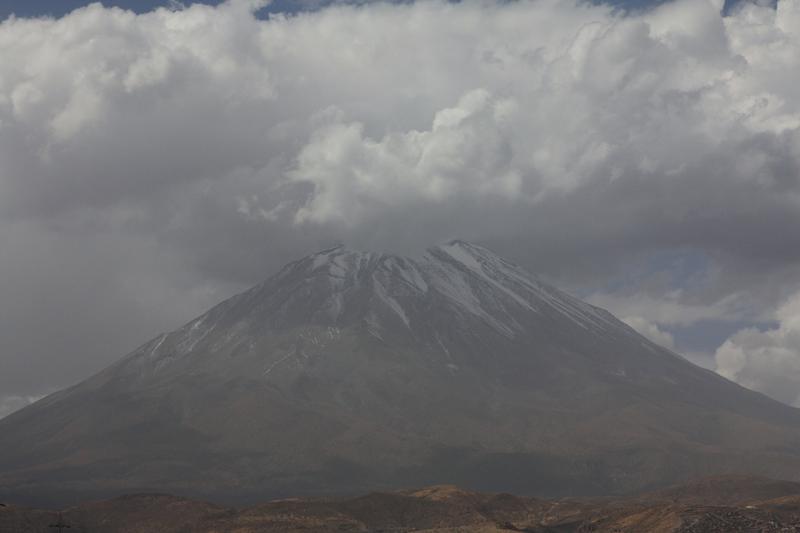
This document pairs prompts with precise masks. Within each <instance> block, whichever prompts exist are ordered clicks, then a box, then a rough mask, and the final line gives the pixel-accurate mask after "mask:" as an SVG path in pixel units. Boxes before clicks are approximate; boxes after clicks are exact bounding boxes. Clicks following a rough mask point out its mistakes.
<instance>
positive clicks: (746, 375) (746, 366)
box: [715, 292, 800, 407]
mask: <svg viewBox="0 0 800 533" xmlns="http://www.w3.org/2000/svg"><path fill="white" fill-rule="evenodd" d="M776 319H777V320H778V323H779V326H778V327H777V328H774V329H769V330H766V331H761V330H758V329H755V328H746V329H743V330H741V331H739V332H738V333H736V334H735V335H733V336H732V337H731V338H730V339H728V340H727V341H725V343H724V344H723V345H722V346H720V347H719V349H717V352H716V355H715V359H716V364H717V372H719V373H720V374H722V375H723V376H725V377H726V378H728V379H731V380H733V381H736V382H738V383H740V384H742V385H744V386H745V387H749V388H751V389H754V390H757V391H760V392H763V393H765V394H768V395H770V396H772V397H773V398H775V399H777V400H780V401H782V402H785V403H788V404H792V405H795V406H797V407H800V292H798V293H796V294H795V295H794V296H792V297H791V298H789V299H788V300H787V301H786V302H785V303H784V304H783V305H782V306H781V307H780V308H779V309H778V311H777V313H776Z"/></svg>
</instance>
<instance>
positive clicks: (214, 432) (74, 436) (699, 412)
mask: <svg viewBox="0 0 800 533" xmlns="http://www.w3.org/2000/svg"><path fill="white" fill-rule="evenodd" d="M732 473H735V474H758V475H765V476H770V477H777V478H788V479H795V480H797V479H800V410H797V409H795V408H792V407H789V406H786V405H783V404H781V403H778V402H776V401H774V400H771V399H769V398H767V397H766V396H763V395H761V394H758V393H755V392H752V391H750V390H747V389H745V388H742V387H740V386H739V385H736V384H734V383H732V382H730V381H727V380H725V379H724V378H722V377H720V376H719V375H717V374H715V373H714V372H711V371H709V370H706V369H703V368H700V367H698V366H696V365H694V364H692V363H690V362H689V361H687V360H686V359H684V358H682V357H681V356H679V355H677V354H675V353H673V352H671V351H669V350H667V349H665V348H663V347H661V346H658V345H656V344H654V343H653V342H651V341H649V340H647V339H646V338H644V337H643V336H641V335H639V334H638V333H637V332H636V331H634V330H633V329H631V328H630V327H629V326H627V325H626V324H624V323H623V322H621V321H620V320H618V319H616V318H615V317H614V316H613V315H612V314H610V313H609V312H607V311H605V310H603V309H600V308H597V307H594V306H592V305H589V304H587V303H584V302H582V301H580V300H579V299H577V298H575V297H572V296H570V295H568V294H566V293H564V292H562V291H560V290H558V289H556V288H555V287H553V286H551V285H548V284H547V283H545V282H543V281H541V280H540V279H539V278H537V277H536V276H534V275H532V274H530V273H528V272H526V271H525V270H524V269H522V268H520V267H519V266H516V265H514V264H513V263H511V262H509V261H506V260H504V259H502V258H500V257H498V256H497V255H495V254H493V253H492V252H490V251H488V250H486V249H485V248H482V247H480V246H477V245H474V244H470V243H466V242H462V241H453V242H450V243H447V244H445V245H441V246H437V247H435V248H431V249H429V250H428V251H427V252H426V253H425V254H424V255H422V256H421V257H417V258H407V257H400V256H396V255H391V254H383V253H370V252H359V251H353V250H349V249H347V248H344V247H339V248H334V249H329V250H325V251H322V252H319V253H316V254H313V255H310V256H308V257H305V258H303V259H300V260H298V261H295V262H292V263H290V264H288V265H286V266H285V267H284V268H282V269H281V270H280V271H279V272H278V273H277V274H275V275H274V276H272V277H271V278H269V279H268V280H266V281H265V282H263V283H261V284H260V285H257V286H255V287H253V288H252V289H250V290H248V291H246V292H243V293H241V294H238V295H236V296H233V297H232V298H230V299H228V300H226V301H224V302H222V303H220V304H219V305H217V306H216V307H214V308H212V309H211V310H209V311H208V312H207V313H205V314H204V315H202V316H200V317H199V318H197V319H195V320H192V321H191V322H189V323H188V324H186V325H185V326H183V327H181V328H180V329H177V330H175V331H173V332H170V333H165V334H163V335H160V336H158V337H156V338H155V339H152V340H151V341H149V342H147V343H146V344H144V345H142V346H141V347H139V348H138V349H136V350H135V351H134V352H133V353H131V354H129V355H127V356H126V357H124V358H122V359H121V360H120V361H118V362H117V363H116V364H114V365H112V366H111V367H109V368H107V369H105V370H103V371H102V372H100V373H99V374H97V375H95V376H93V377H91V378H89V379H87V380H86V381H84V382H82V383H80V384H78V385H76V386H74V387H71V388H69V389H66V390H63V391H61V392H58V393H55V394H53V395H50V396H48V397H46V398H44V399H42V400H40V401H39V402H37V403H35V404H33V405H31V406H29V407H27V408H25V409H23V410H21V411H18V412H16V413H14V414H12V415H10V416H8V417H6V418H4V419H2V420H0V496H3V497H6V498H7V499H13V500H18V501H27V502H35V503H42V501H43V500H46V502H45V503H54V502H55V503H63V502H65V501H70V500H74V501H77V500H80V499H85V498H86V497H88V496H108V495H112V494H115V493H125V492H141V491H152V490H156V491H159V492H172V493H177V494H183V495H193V496H203V497H209V498H216V499H218V500H224V501H255V500H264V499H265V498H268V497H284V496H290V495H292V496H294V495H325V494H347V493H356V492H362V491H366V490H375V489H380V490H384V489H397V488H402V487H414V486H425V485H432V484H441V483H451V484H457V485H460V486H463V487H468V488H471V489H476V490H485V491H509V492H516V493H520V494H531V495H540V496H557V495H563V494H570V495H598V494H613V493H625V492H633V491H638V490H643V489H647V488H655V487H658V486H661V485H667V484H672V483H677V482H680V481H683V480H686V479H689V478H695V477H701V476H707V475H717V474H732Z"/></svg>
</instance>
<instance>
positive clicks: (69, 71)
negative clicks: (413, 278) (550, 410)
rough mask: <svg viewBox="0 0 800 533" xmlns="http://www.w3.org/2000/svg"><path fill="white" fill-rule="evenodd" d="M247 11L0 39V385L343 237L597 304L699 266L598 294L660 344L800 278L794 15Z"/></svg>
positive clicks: (409, 8) (62, 365)
mask: <svg viewBox="0 0 800 533" xmlns="http://www.w3.org/2000/svg"><path fill="white" fill-rule="evenodd" d="M262 5H263V2H254V1H243V0H239V1H229V2H226V3H223V4H221V5H219V6H216V7H211V6H203V5H191V6H188V7H185V8H182V9H176V7H177V4H171V8H169V9H168V8H162V9H159V10H156V11H153V12H151V13H145V14H140V15H137V14H134V13H133V12H129V11H124V10H121V9H116V8H103V7H102V6H101V5H100V4H93V5H91V6H88V7H86V8H83V9H80V10H78V11H75V12H73V13H71V14H70V15H68V16H65V17H62V18H59V19H48V18H43V19H19V18H17V19H9V20H6V21H4V22H3V23H2V24H0V47H2V49H3V50H4V51H5V54H4V60H3V62H2V63H0V249H2V250H3V261H2V262H0V302H4V303H3V304H2V306H1V307H0V313H2V320H0V350H2V353H3V354H4V357H6V356H5V354H10V355H9V356H8V358H9V359H10V360H9V361H8V362H6V361H4V365H3V366H4V372H3V375H2V376H0V389H2V390H4V391H8V392H9V393H13V394H24V393H27V392H28V391H30V390H34V388H35V387H38V388H39V389H40V388H41V387H42V386H50V385H52V386H60V385H63V384H66V382H70V381H75V380H77V379H80V378H81V377H83V376H85V375H86V374H87V373H89V372H90V371H91V370H94V369H97V368H99V367H100V366H102V365H103V364H105V363H107V362H109V361H111V360H113V359H114V358H116V357H118V356H119V355H121V354H122V353H124V352H125V351H126V350H129V349H131V348H133V347H134V346H135V345H136V344H138V343H139V342H142V341H144V340H145V339H146V338H148V337H149V336H152V335H155V334H156V333H158V332H159V331H161V330H164V329H169V328H171V327H174V326H177V325H178V324H180V323H181V322H183V321H184V320H186V319H188V318H189V317H190V316H191V315H192V314H195V313H199V312H201V311H202V310H203V309H204V308H205V307H207V306H208V305H210V304H211V303H213V302H214V301H216V300H218V299H220V298H222V297H223V296H224V295H226V294H229V293H231V292H232V291H235V290H237V289H239V288H243V287H245V286H247V285H249V284H252V283H255V282H258V281H260V280H261V279H262V278H264V277H266V276H267V275H269V274H270V273H271V272H273V271H274V270H275V269H276V268H277V267H278V266H280V265H281V264H283V263H284V262H286V261H288V260H291V259H293V258H295V257H297V256H299V255H302V254H304V253H307V252H310V251H312V250H314V249H318V248H321V247H323V246H327V245H329V244H330V243H332V242H334V241H345V242H347V243H348V244H350V245H352V246H356V247H365V248H380V249H392V250H397V251H401V252H407V251H412V252H413V251H414V250H418V249H419V248H422V247H425V246H428V245H430V244H432V243H436V242H438V241H442V240H445V239H447V238H452V237H462V238H466V239H473V240H479V241H481V242H483V243H484V244H487V245H489V246H490V247H492V248H495V249H496V250H497V251H498V252H499V253H502V254H504V255H508V256H510V257H511V258H512V259H514V260H516V261H518V262H520V263H522V264H524V265H525V266H527V267H529V268H531V269H532V270H536V271H538V272H541V273H542V274H543V275H545V276H546V277H549V278H553V279H556V280H558V281H559V282H560V283H563V284H566V285H568V286H571V287H578V288H580V289H581V290H584V291H585V290H586V289H587V288H588V289H593V290H592V291H591V292H597V288H598V287H607V286H609V281H610V280H614V279H616V278H618V277H619V276H620V273H621V272H624V271H625V269H626V268H627V265H629V264H630V263H631V261H633V260H634V259H635V258H640V257H642V256H647V255H648V254H652V253H653V252H654V251H656V250H665V249H682V250H694V251H700V252H702V253H703V254H704V255H705V256H706V257H708V262H709V267H708V268H709V269H710V270H711V271H713V273H714V274H713V275H709V276H708V277H707V278H705V279H704V281H703V284H702V285H701V286H692V287H691V290H688V289H687V288H686V287H682V286H680V284H679V286H678V287H675V286H670V287H659V288H653V289H652V290H647V291H641V294H639V295H636V296H631V293H629V292H625V291H622V292H620V291H616V290H605V289H603V290H602V291H601V292H600V293H599V294H598V295H597V296H595V300H596V301H597V302H600V303H601V304H603V305H608V306H610V307H612V308H613V309H614V310H615V311H617V312H618V313H619V314H620V315H621V316H626V317H633V318H632V320H633V319H635V320H643V321H645V322H646V323H647V324H650V325H651V326H652V327H654V328H657V329H655V330H652V333H653V334H656V335H658V332H661V334H664V332H665V331H666V329H668V328H667V326H669V325H674V324H677V325H681V324H685V323H691V322H693V321H694V322H696V321H699V320H703V319H708V318H709V317H714V318H719V317H723V318H724V319H727V318H729V317H737V318H738V319H741V318H742V317H745V318H748V317H756V316H760V315H763V314H765V313H769V311H770V309H771V306H774V305H775V302H776V298H777V295H780V294H781V293H782V291H784V290H785V287H787V286H791V285H792V283H795V282H797V281H798V280H800V272H799V270H800V233H798V232H794V231H787V228H794V227H797V226H798V225H799V224H800V95H799V93H798V92H797V90H796V87H797V86H798V83H800V79H798V76H797V75H795V74H794V73H796V72H800V7H799V6H798V4H797V2H794V1H792V0H782V1H781V2H779V4H778V7H777V9H770V8H767V7H761V6H758V5H747V6H743V7H742V8H740V9H737V10H734V12H733V13H732V14H731V16H728V17H722V16H721V15H720V12H719V11H720V9H719V8H720V6H719V2H710V1H708V2H707V1H704V0H676V1H674V2H669V3H667V4H664V5H661V6H659V7H657V8H655V9H651V10H645V11H637V12H634V13H631V14H629V15H626V14H625V13H623V12H620V11H616V10H613V9H612V8H610V7H607V6H603V5H593V4H590V3H588V2H577V1H576V2H571V1H566V2H565V1H561V0H536V1H519V2H499V1H498V2H492V1H489V2H462V3H448V2H440V1H429V2H428V1H425V2H416V3H402V4H390V3H374V4H367V5H362V6H352V5H351V6H347V5H337V6H331V7H328V8H323V9H320V10H318V11H315V12H311V13H300V14H298V15H296V16H281V15H270V17H269V18H268V19H267V20H259V19H258V18H257V17H256V16H255V15H254V10H256V9H257V8H258V7H259V6H262ZM766 276H768V277H769V280H770V281H769V283H768V284H765V283H763V280H764V278H765V277H766ZM767 285H768V286H767ZM679 289H684V290H679ZM623 293H624V294H623ZM5 302H12V303H5ZM643 324H644V323H643ZM648 327H649V326H648ZM20 331H23V332H26V334H25V335H19V334H18V332H20ZM664 338H665V337H662V339H664ZM676 342H677V339H676ZM39 389H36V390H39Z"/></svg>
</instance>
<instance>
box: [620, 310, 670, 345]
mask: <svg viewBox="0 0 800 533" xmlns="http://www.w3.org/2000/svg"><path fill="white" fill-rule="evenodd" d="M622 321H623V322H625V323H626V324H628V325H629V326H630V327H632V328H633V329H635V330H636V331H638V332H639V333H641V334H642V335H644V336H645V337H647V338H648V339H650V340H651V341H653V342H654V343H656V344H658V345H660V346H663V347H664V348H668V349H670V350H674V349H675V338H674V337H673V336H672V335H671V334H670V333H669V332H667V331H663V330H662V329H661V328H659V327H658V325H656V324H653V323H652V322H648V321H647V320H645V319H644V318H642V317H638V316H630V317H625V318H623V319H622Z"/></svg>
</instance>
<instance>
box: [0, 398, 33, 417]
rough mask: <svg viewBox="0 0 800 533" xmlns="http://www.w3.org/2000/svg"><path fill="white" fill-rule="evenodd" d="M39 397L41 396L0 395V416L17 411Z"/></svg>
mask: <svg viewBox="0 0 800 533" xmlns="http://www.w3.org/2000/svg"><path fill="white" fill-rule="evenodd" d="M41 398H42V396H14V395H12V396H0V418H3V417H6V416H8V415H10V414H11V413H13V412H14V411H19V410H20V409H22V408H23V407H26V406H28V405H30V404H32V403H33V402H35V401H37V400H39V399H41Z"/></svg>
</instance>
